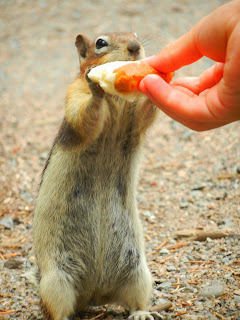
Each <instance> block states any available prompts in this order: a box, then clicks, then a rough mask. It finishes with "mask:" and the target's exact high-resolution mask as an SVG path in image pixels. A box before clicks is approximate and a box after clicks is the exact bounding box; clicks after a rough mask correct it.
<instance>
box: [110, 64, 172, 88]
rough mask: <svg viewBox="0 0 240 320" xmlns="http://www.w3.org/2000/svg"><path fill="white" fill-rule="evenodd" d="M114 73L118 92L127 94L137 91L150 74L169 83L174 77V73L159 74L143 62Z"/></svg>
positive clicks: (121, 68)
mask: <svg viewBox="0 0 240 320" xmlns="http://www.w3.org/2000/svg"><path fill="white" fill-rule="evenodd" d="M113 73H116V77H115V80H114V87H115V89H116V90H117V91H118V92H121V93H127V92H131V91H134V90H137V88H138V85H139V83H140V81H141V80H142V79H143V78H144V77H145V76H146V75H148V74H157V75H159V76H160V77H161V78H163V80H165V81H166V82H167V83H169V82H170V81H171V80H172V78H173V76H174V72H171V73H163V72H158V71H157V70H155V69H154V68H153V67H151V66H150V65H149V64H147V63H145V62H143V61H141V62H139V63H129V64H126V65H124V66H122V67H119V68H117V69H115V70H114V71H113Z"/></svg>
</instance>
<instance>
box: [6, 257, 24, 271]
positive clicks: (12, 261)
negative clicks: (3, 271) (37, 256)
mask: <svg viewBox="0 0 240 320" xmlns="http://www.w3.org/2000/svg"><path fill="white" fill-rule="evenodd" d="M22 263H23V262H22V261H21V260H19V259H17V258H9V259H8V260H7V261H6V262H5V263H4V267H5V268H8V269H18V267H19V266H21V264H22Z"/></svg>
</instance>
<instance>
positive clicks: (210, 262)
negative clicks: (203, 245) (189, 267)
mask: <svg viewBox="0 0 240 320" xmlns="http://www.w3.org/2000/svg"><path fill="white" fill-rule="evenodd" d="M188 262H189V263H192V264H194V263H195V264H201V265H203V266H205V264H214V263H215V262H212V261H199V260H197V261H188Z"/></svg>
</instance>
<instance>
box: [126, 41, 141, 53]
mask: <svg viewBox="0 0 240 320" xmlns="http://www.w3.org/2000/svg"><path fill="white" fill-rule="evenodd" d="M127 49H128V51H129V53H130V54H131V55H134V56H136V55H137V54H139V51H140V43H139V42H138V41H137V40H131V41H129V42H128V45H127Z"/></svg>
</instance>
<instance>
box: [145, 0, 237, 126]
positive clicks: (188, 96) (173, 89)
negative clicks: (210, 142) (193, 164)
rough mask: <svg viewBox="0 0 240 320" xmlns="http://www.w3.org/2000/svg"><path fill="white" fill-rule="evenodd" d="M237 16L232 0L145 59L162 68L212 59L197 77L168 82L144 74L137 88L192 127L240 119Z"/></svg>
mask: <svg viewBox="0 0 240 320" xmlns="http://www.w3.org/2000/svg"><path fill="white" fill-rule="evenodd" d="M239 17H240V1H239V0H235V1H231V2H229V3H227V4H225V5H223V6H221V7H219V8H218V9H216V10H215V11H213V12H212V13H211V14H210V15H209V16H207V17H205V18H204V19H202V20H201V21H200V22H199V23H198V24H197V25H195V27H193V29H192V30H190V31H189V32H188V33H186V34H185V35H183V36H182V37H181V38H179V39H178V40H177V41H175V42H174V43H172V44H169V45H168V46H166V47H165V48H164V49H163V50H161V51H160V52H159V53H158V54H157V55H155V56H152V57H149V58H147V59H146V60H145V61H147V62H148V63H149V64H150V65H151V66H153V67H154V68H155V69H156V70H158V71H160V72H166V73H169V72H172V71H175V70H178V69H179V68H181V67H183V66H185V65H188V64H190V63H193V62H195V61H197V60H199V59H200V58H201V57H203V56H207V57H209V58H210V59H212V60H214V61H216V62H217V63H216V65H215V66H213V67H211V68H209V69H207V70H206V71H205V72H203V74H202V75H200V77H198V78H197V77H196V78H195V77H185V78H180V79H177V80H175V81H172V82H171V83H170V84H167V83H166V82H165V81H164V80H162V79H161V78H160V77H159V76H157V75H148V76H146V77H145V78H144V79H143V80H142V81H141V82H140V85H139V89H140V90H141V91H142V92H143V93H145V94H146V95H147V96H148V97H149V98H150V99H151V100H152V101H153V102H154V103H155V104H156V105H157V106H158V107H159V108H160V109H162V110H163V111H164V112H165V113H166V114H168V115H169V116H170V117H172V118H173V119H175V120H176V121H178V122H180V123H182V124H184V125H185V126H187V127H189V128H191V129H193V130H196V131H204V130H210V129H214V128H217V127H220V126H223V125H226V124H228V123H231V122H233V121H237V120H240V45H239V35H240V18H239Z"/></svg>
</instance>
